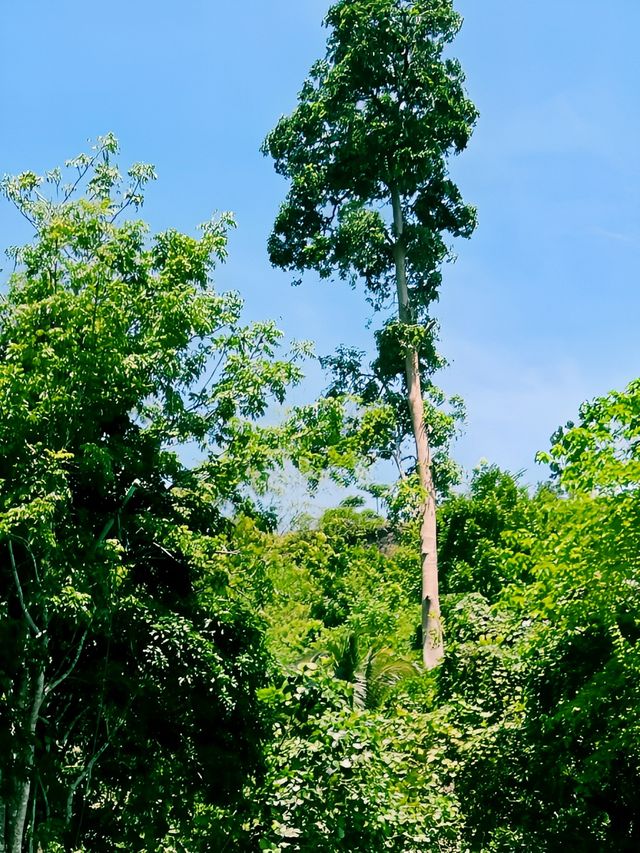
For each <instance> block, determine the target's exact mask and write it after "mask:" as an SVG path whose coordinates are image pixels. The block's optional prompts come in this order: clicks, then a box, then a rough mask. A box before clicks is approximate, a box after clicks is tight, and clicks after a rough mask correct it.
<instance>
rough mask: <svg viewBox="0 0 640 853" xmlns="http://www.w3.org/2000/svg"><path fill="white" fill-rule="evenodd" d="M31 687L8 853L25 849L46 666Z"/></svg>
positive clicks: (40, 670)
mask: <svg viewBox="0 0 640 853" xmlns="http://www.w3.org/2000/svg"><path fill="white" fill-rule="evenodd" d="M30 682H31V683H30V685H29V686H30V687H31V688H32V694H31V696H30V697H29V699H30V706H25V711H26V712H27V713H28V715H29V716H28V720H27V721H26V723H27V724H26V735H27V738H28V740H27V744H26V746H25V747H24V754H23V756H22V760H21V761H19V762H18V766H19V768H20V773H21V775H22V779H21V780H20V781H19V783H18V784H17V785H16V791H15V798H14V802H13V804H12V805H13V808H12V809H11V812H12V814H11V818H10V829H9V833H8V835H9V839H8V841H9V846H8V853H21V851H22V849H23V841H24V832H25V823H26V819H27V809H28V807H29V799H30V796H31V782H32V777H33V767H34V757H35V748H36V744H35V737H36V726H37V724H38V718H39V716H40V709H41V708H42V702H43V699H44V664H43V663H42V664H39V665H38V670H37V672H36V673H35V675H34V676H32V678H31V679H30Z"/></svg>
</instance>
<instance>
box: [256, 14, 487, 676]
mask: <svg viewBox="0 0 640 853" xmlns="http://www.w3.org/2000/svg"><path fill="white" fill-rule="evenodd" d="M460 23H461V19H460V16H459V15H457V14H456V13H455V12H454V10H453V8H452V5H451V2H450V0H341V2H338V3H336V4H335V5H333V6H332V7H331V9H330V10H329V12H328V14H327V17H326V24H327V26H328V27H329V28H330V30H331V32H330V35H329V39H328V45H327V53H326V57H325V59H323V60H321V61H319V62H317V63H316V64H315V65H314V66H313V68H312V69H311V72H310V75H309V77H308V79H307V80H306V81H305V83H304V85H303V88H302V90H301V92H300V94H299V96H298V104H297V107H296V108H295V110H294V111H293V113H292V114H291V115H290V116H288V117H284V118H282V119H281V120H280V121H279V122H278V124H277V126H276V128H275V129H274V130H273V131H272V132H271V133H270V134H269V136H268V137H267V139H266V141H265V144H264V150H265V152H268V153H269V154H270V155H271V156H272V157H273V159H274V160H275V166H276V170H277V171H278V172H279V173H280V174H282V175H283V176H285V177H286V178H288V179H289V181H290V189H289V192H288V195H287V198H286V200H285V202H284V203H283V205H282V207H281V208H280V211H279V213H278V215H277V218H276V221H275V225H274V229H273V233H272V234H271V237H270V239H269V244H268V247H269V254H270V258H271V261H272V263H274V264H275V265H277V266H280V267H283V268H284V269H288V270H294V271H298V272H302V271H304V270H308V269H313V270H316V271H317V272H319V274H320V275H321V276H322V277H324V278H328V277H330V276H331V275H333V274H336V273H337V275H338V276H339V277H340V278H343V279H350V280H352V281H354V280H357V279H359V280H362V281H363V282H364V285H365V288H366V291H367V296H368V298H369V300H370V302H371V303H372V305H373V306H374V307H375V308H376V309H382V308H384V307H385V306H388V305H389V304H391V303H392V302H393V300H394V299H395V300H397V315H396V317H395V319H393V320H391V321H389V322H388V323H387V324H386V326H385V330H384V336H383V337H384V342H385V344H386V345H387V346H390V347H391V348H392V349H393V350H395V352H396V358H397V365H396V373H402V372H404V383H405V385H404V394H405V397H406V401H407V405H408V410H409V415H410V420H411V428H412V433H413V437H414V440H415V445H416V452H415V469H416V472H417V475H418V479H419V483H420V488H421V496H422V497H421V503H422V509H421V518H422V524H421V533H420V539H421V550H422V575H423V585H422V610H423V649H424V655H423V656H424V661H425V664H426V665H427V666H433V665H434V664H435V663H437V661H438V660H439V659H440V657H441V656H442V653H443V643H442V631H441V626H440V606H439V595H438V562H437V547H436V493H435V485H434V479H433V474H432V457H431V447H430V424H429V423H428V422H427V420H426V419H425V415H424V400H423V387H422V386H423V383H424V380H425V376H427V375H429V372H430V365H429V359H428V356H429V353H430V352H431V351H432V343H431V340H430V336H431V335H432V331H433V324H432V318H431V317H430V310H431V306H432V304H433V302H434V300H435V299H436V297H437V293H438V288H439V286H440V281H441V271H440V270H441V265H442V263H443V262H444V261H446V260H447V259H448V258H450V256H451V253H450V248H449V246H448V244H447V242H446V235H451V236H456V237H457V236H469V235H470V234H471V232H472V231H473V228H474V225H475V212H474V210H473V208H471V207H469V206H468V205H465V204H464V203H463V201H462V198H461V195H460V192H459V190H458V188H457V187H456V185H455V184H454V183H453V181H451V179H450V178H449V176H448V172H447V160H448V158H449V156H450V155H452V154H456V153H459V152H460V151H462V150H463V149H464V148H465V146H466V144H467V142H468V140H469V137H470V134H471V131H472V127H473V124H474V122H475V119H476V110H475V108H474V106H473V104H472V103H471V102H470V101H469V100H468V98H467V97H466V95H465V92H464V88H463V81H464V75H463V73H462V70H461V68H460V65H459V63H458V62H457V61H456V60H454V59H451V58H449V57H446V56H445V50H446V48H447V46H448V45H449V43H450V42H451V41H452V40H453V38H454V37H455V35H456V33H457V32H458V30H459V28H460Z"/></svg>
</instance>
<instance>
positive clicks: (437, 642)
mask: <svg viewBox="0 0 640 853" xmlns="http://www.w3.org/2000/svg"><path fill="white" fill-rule="evenodd" d="M391 200H392V206H393V224H394V231H395V243H394V260H395V268H396V286H397V290H398V318H399V320H400V322H401V323H407V324H410V323H411V322H412V316H411V307H410V305H409V290H408V287H407V264H406V250H405V246H404V241H403V233H404V221H403V216H402V205H401V201H400V193H399V192H398V190H397V189H393V190H392V192H391ZM405 375H406V379H407V402H408V405H409V412H410V415H411V426H412V429H413V435H414V438H415V443H416V462H417V466H416V467H417V471H418V476H419V478H420V485H421V487H422V490H423V492H424V495H425V499H424V503H423V505H422V508H421V515H422V519H421V524H420V550H421V557H422V659H423V662H424V665H425V667H427V669H431V668H433V667H434V666H436V665H437V664H438V662H439V661H440V660H441V658H442V656H443V654H444V645H443V640H442V625H441V620H440V599H439V596H438V548H437V540H436V532H437V530H436V493H435V487H434V484H433V472H432V468H431V450H430V448H429V438H428V436H427V430H426V425H425V422H424V404H423V401H422V388H421V385H420V365H419V360H418V352H417V350H416V349H414V348H412V349H408V350H407V352H406V355H405Z"/></svg>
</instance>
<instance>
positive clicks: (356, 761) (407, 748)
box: [254, 664, 460, 853]
mask: <svg viewBox="0 0 640 853" xmlns="http://www.w3.org/2000/svg"><path fill="white" fill-rule="evenodd" d="M270 701H271V702H272V703H273V704H274V708H275V709H276V710H277V718H276V720H277V721H276V724H275V725H276V737H275V738H274V740H273V742H272V746H271V751H270V753H269V755H268V759H267V760H268V765H269V769H268V772H267V774H266V776H265V780H264V783H263V787H262V789H261V790H259V791H258V798H259V800H260V801H262V802H263V803H264V808H265V812H264V816H263V817H262V818H261V819H260V820H258V821H257V825H256V826H255V829H254V833H255V834H256V836H257V837H258V838H259V839H260V849H262V850H272V851H277V850H283V851H285V850H290V851H310V850H329V851H342V850H350V851H363V853H365V851H371V850H394V851H398V853H400V851H403V853H411V851H415V853H418V851H422V850H424V849H425V847H429V848H433V849H436V850H443V851H445V850H450V851H453V850H457V849H459V847H458V845H457V841H456V839H457V837H458V834H459V828H460V815H459V812H458V808H457V804H456V800H455V797H454V796H452V794H451V793H450V792H447V791H445V790H443V789H442V787H441V785H440V780H439V779H438V778H437V775H436V771H437V770H440V769H441V765H440V760H439V759H440V757H441V750H439V749H438V748H437V746H434V744H433V739H432V738H433V732H432V730H431V728H430V727H429V725H428V722H427V720H426V718H425V717H424V716H420V715H415V714H413V713H410V712H409V711H402V710H400V709H399V710H398V712H397V714H395V715H393V716H392V717H389V716H386V715H382V714H380V713H370V712H363V711H358V710H353V709H352V708H351V707H350V703H349V701H348V696H345V693H344V690H343V689H342V688H341V685H340V682H336V681H335V680H334V679H333V678H332V677H331V676H330V675H328V674H327V673H325V672H324V671H323V669H322V668H321V667H320V668H318V667H317V666H316V665H315V664H312V665H309V664H307V665H305V666H303V667H302V668H301V669H300V670H299V671H298V672H297V673H296V674H294V675H293V676H291V677H290V678H289V679H288V680H287V681H286V682H285V684H284V686H283V688H282V690H281V691H280V693H279V694H276V693H272V694H271V697H270ZM427 760H428V761H429V762H430V765H427V763H426V762H427ZM429 767H430V768H431V770H430V772H425V768H429Z"/></svg>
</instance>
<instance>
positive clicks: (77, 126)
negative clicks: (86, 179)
mask: <svg viewBox="0 0 640 853" xmlns="http://www.w3.org/2000/svg"><path fill="white" fill-rule="evenodd" d="M327 7H328V3H327V2H325V1H324V0H269V2H264V0H261V1H260V0H244V2H243V3H237V4H233V3H222V2H216V0H182V2H181V3H175V2H171V3H170V2H166V0H154V2H153V3H152V2H149V0H128V2H124V0H112V2H110V3H100V4H98V3H93V4H91V3H86V2H80V0H57V1H56V2H51V0H20V2H17V0H13V2H12V0H3V2H2V0H0V96H1V101H0V117H1V118H0V121H1V122H2V125H1V127H0V131H1V132H0V172H1V173H5V172H9V173H12V172H16V171H21V170H23V169H33V170H35V171H39V170H44V169H48V168H51V167H52V166H54V165H56V164H58V163H61V162H62V161H63V160H64V159H66V158H68V157H70V156H73V155H74V154H76V153H78V152H79V151H81V150H84V149H85V148H86V140H87V139H89V138H95V137H96V136H97V135H98V134H101V133H105V132H106V131H109V130H111V131H113V132H114V133H115V134H116V135H117V136H118V137H119V138H120V140H121V143H122V149H123V154H122V160H123V163H125V164H126V163H128V162H130V161H134V160H144V161H147V162H152V163H154V164H155V165H156V167H157V170H158V173H159V176H160V180H159V181H158V183H157V184H155V185H154V186H153V187H152V188H151V189H150V191H149V192H148V194H147V203H146V206H145V208H144V211H143V215H144V216H145V218H147V219H148V220H149V221H150V223H151V225H152V227H153V228H154V229H159V228H164V227H168V226H174V227H177V228H180V229H183V230H187V231H192V230H193V228H194V226H195V225H197V224H198V223H199V222H202V221H203V220H205V219H207V218H209V216H210V215H211V213H212V212H213V211H214V210H233V211H234V212H235V214H236V216H237V219H238V223H239V228H238V230H237V232H236V233H235V234H234V235H233V238H232V241H231V257H230V260H229V262H228V264H227V265H226V267H225V268H224V269H221V270H220V271H219V273H218V276H217V281H218V283H219V285H220V286H221V287H223V288H237V289H239V290H240V291H241V292H242V293H243V295H244V296H245V298H246V302H247V313H248V316H249V317H251V318H263V317H275V318H277V319H278V320H279V322H280V325H281V326H282V327H283V328H284V329H285V330H286V332H287V334H288V335H290V336H295V337H298V338H312V339H314V340H315V341H316V342H317V349H318V351H319V352H320V353H327V352H330V351H332V350H333V349H334V348H335V346H337V345H338V344H340V343H353V344H356V345H358V346H362V347H366V346H367V344H368V342H369V336H370V334H371V331H370V330H367V329H366V328H365V323H366V320H367V319H368V317H369V312H368V310H367V308H366V305H365V303H364V299H363V296H362V293H361V292H358V291H356V292H352V291H350V290H349V289H348V287H347V286H345V285H343V284H340V283H338V284H335V285H329V284H326V283H322V284H320V283H318V282H315V281H313V280H312V279H310V280H309V281H308V282H307V283H305V284H303V286H302V287H300V288H296V289H292V288H291V287H290V286H289V277H288V276H287V275H286V274H284V273H282V272H279V271H276V270H272V269H271V268H270V267H269V263H268V260H267V257H266V249H265V242H266V236H267V234H268V232H269V229H270V225H271V222H272V219H273V216H274V214H275V212H276V209H277V206H278V204H279V202H280V200H281V199H282V196H283V193H284V191H285V185H284V183H283V182H282V180H281V179H280V178H278V177H277V176H276V175H275V174H274V173H273V169H272V166H271V163H270V162H269V160H267V159H265V158H263V157H262V156H261V155H260V153H259V146H260V144H261V141H262V139H263V137H264V136H265V134H266V133H267V132H268V131H269V130H270V128H271V127H272V126H273V124H274V123H275V121H276V120H277V118H278V117H279V116H280V115H281V114H282V113H285V112H288V111H289V110H290V109H291V108H292V107H293V106H294V103H295V95H296V93H297V91H298V89H299V87H300V85H301V83H302V80H303V78H304V76H305V74H306V72H307V70H308V68H309V66H310V64H311V63H312V62H313V61H314V60H315V59H316V58H318V57H319V56H320V55H321V54H322V52H323V50H324V41H325V37H326V31H325V30H323V29H322V27H321V20H322V17H323V14H324V12H325V11H326V9H327ZM456 7H457V8H458V10H459V11H460V12H461V13H462V14H463V15H464V17H465V25H464V27H463V30H462V33H461V34H460V36H459V38H458V40H457V42H456V44H455V46H454V49H453V52H454V54H455V55H457V56H458V57H459V58H460V60H461V61H462V64H463V66H464V68H465V70H466V73H467V83H468V90H469V92H470V94H471V97H472V98H473V99H474V100H475V102H476V104H477V105H478V107H479V109H480V113H481V117H480V121H479V123H478V127H477V130H476V133H475V135H474V137H473V139H472V141H471V143H470V146H469V148H468V149H467V151H466V152H465V153H464V154H463V155H462V156H461V157H459V158H458V159H457V160H456V162H455V163H454V164H452V172H453V174H454V176H455V178H456V180H457V181H458V183H459V185H460V186H461V188H462V190H463V192H464V195H465V197H466V198H467V199H468V200H469V201H471V202H473V203H474V204H476V205H477V207H478V211H479V221H480V225H479V228H478V230H477V232H476V234H475V235H474V237H473V238H472V239H471V240H470V241H463V242H462V243H460V245H459V246H458V247H457V251H458V255H459V258H458V261H457V263H456V264H454V265H451V266H449V267H448V268H447V269H446V270H445V275H444V284H443V288H442V297H441V301H440V304H439V306H438V308H437V314H438V317H439V319H440V321H441V331H442V350H443V352H444V353H445V355H447V356H448V357H449V359H450V360H451V361H452V366H451V367H450V368H449V369H448V370H447V371H446V372H445V373H444V374H443V375H442V378H441V384H442V385H443V386H444V387H445V389H446V390H447V391H449V392H450V393H460V394H462V396H463V397H464V398H465V400H466V402H467V407H468V416H469V417H468V425H467V428H466V434H465V436H464V437H463V438H462V439H461V441H460V442H459V444H458V450H457V456H458V458H459V459H460V461H461V462H462V463H463V464H464V465H466V466H468V467H471V466H473V465H474V464H476V463H477V461H478V460H479V459H480V458H481V457H485V458H488V459H489V460H490V461H493V462H497V463H498V464H500V465H503V466H505V467H508V468H511V469H514V470H518V469H528V473H527V479H528V480H529V481H534V480H535V479H536V478H537V477H538V476H539V474H538V473H537V472H536V471H535V470H534V467H533V456H534V454H535V451H536V450H537V449H540V448H545V447H546V446H547V445H548V437H549V435H550V434H551V432H552V431H553V430H554V429H555V428H556V427H557V426H558V425H559V424H560V423H563V422H564V421H566V420H567V419H568V418H571V417H573V416H575V413H576V411H577V407H578V405H579V403H580V402H581V401H582V400H583V399H586V398H589V397H593V396H594V395H597V394H601V393H605V392H607V391H608V390H610V389H611V388H614V387H622V386H624V385H625V384H626V382H628V381H629V380H630V379H631V378H633V377H634V376H637V375H638V372H639V369H638V363H639V357H640V335H639V334H638V319H639V317H640V289H639V287H638V265H639V260H640V212H639V206H638V205H639V200H640V165H639V163H640V161H639V158H638V139H640V110H639V102H638V98H639V95H638V93H639V92H640V57H639V54H638V45H637V39H638V33H639V32H640V2H639V0H609V2H608V3H603V2H601V0H598V2H596V0H458V2H457V4H456ZM0 235H1V236H0V245H2V246H7V245H9V244H11V243H16V242H20V241H21V240H22V239H24V238H26V237H27V236H28V234H27V232H26V230H25V227H24V225H23V223H21V222H20V221H19V220H18V218H17V214H15V213H14V212H13V211H12V210H11V208H9V206H8V205H7V204H0ZM310 373H311V377H312V380H313V384H315V385H316V387H317V384H318V383H319V382H320V377H319V374H318V372H317V369H313V368H312V369H311V371H310ZM311 393H312V388H311V387H310V388H309V394H311Z"/></svg>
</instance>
